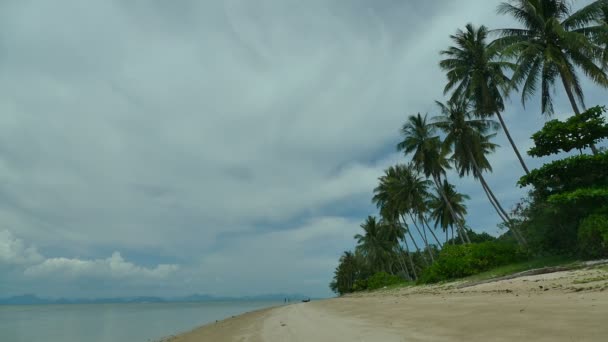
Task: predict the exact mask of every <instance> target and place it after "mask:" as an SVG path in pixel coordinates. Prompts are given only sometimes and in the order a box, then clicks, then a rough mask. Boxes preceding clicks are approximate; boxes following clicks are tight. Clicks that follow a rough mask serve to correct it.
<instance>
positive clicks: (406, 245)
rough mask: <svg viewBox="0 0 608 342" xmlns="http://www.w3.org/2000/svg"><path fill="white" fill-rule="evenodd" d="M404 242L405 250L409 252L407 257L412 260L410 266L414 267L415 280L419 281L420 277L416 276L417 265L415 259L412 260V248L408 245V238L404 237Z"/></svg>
mask: <svg viewBox="0 0 608 342" xmlns="http://www.w3.org/2000/svg"><path fill="white" fill-rule="evenodd" d="M403 242H404V243H405V250H406V251H407V256H408V258H409V259H410V266H412V273H414V280H416V279H418V275H417V274H416V265H414V259H412V253H410V246H409V245H408V244H407V237H405V236H404V237H403Z"/></svg>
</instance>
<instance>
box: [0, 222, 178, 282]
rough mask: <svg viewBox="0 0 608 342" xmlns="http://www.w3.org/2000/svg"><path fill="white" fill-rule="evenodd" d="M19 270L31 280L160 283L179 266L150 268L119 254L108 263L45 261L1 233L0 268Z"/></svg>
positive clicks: (103, 261) (100, 261)
mask: <svg viewBox="0 0 608 342" xmlns="http://www.w3.org/2000/svg"><path fill="white" fill-rule="evenodd" d="M2 264H4V265H8V266H18V267H19V268H21V269H22V271H23V274H24V275H25V276H28V277H35V278H43V279H45V278H46V279H49V278H53V279H59V280H62V281H71V280H73V279H75V278H98V279H114V280H119V281H120V280H136V281H139V282H142V281H146V280H158V279H163V278H167V277H168V276H170V275H172V274H174V273H176V272H177V271H178V270H179V266H178V265H175V264H159V265H157V266H156V267H154V268H147V267H142V266H139V265H136V264H134V263H132V262H128V261H126V260H125V259H124V258H123V257H122V255H121V254H120V253H119V252H114V253H112V256H110V257H109V258H106V259H92V260H87V259H78V258H65V257H58V258H45V257H44V256H42V255H41V254H40V253H39V252H38V250H37V248H36V247H34V246H27V244H26V243H25V242H24V241H23V240H21V239H19V238H17V237H15V236H14V235H13V234H12V233H11V232H10V231H8V230H3V231H0V265H2Z"/></svg>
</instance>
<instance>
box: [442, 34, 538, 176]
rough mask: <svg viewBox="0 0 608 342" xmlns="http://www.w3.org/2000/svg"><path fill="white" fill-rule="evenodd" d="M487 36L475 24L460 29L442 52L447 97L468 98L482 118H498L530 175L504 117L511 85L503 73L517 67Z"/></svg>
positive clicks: (455, 98)
mask: <svg viewBox="0 0 608 342" xmlns="http://www.w3.org/2000/svg"><path fill="white" fill-rule="evenodd" d="M487 37H488V29H487V28H486V27H485V26H480V27H479V28H475V27H474V26H473V25H472V24H468V25H466V28H465V31H462V30H458V31H456V34H455V35H451V36H450V38H451V39H452V42H453V43H454V45H453V46H450V47H449V48H448V49H447V50H444V51H441V54H442V55H443V56H445V59H443V60H442V61H441V62H440V63H439V66H440V67H441V69H443V70H444V71H446V75H447V78H448V83H447V84H446V86H445V88H444V94H447V93H448V92H450V91H453V92H452V97H451V100H452V101H457V100H458V99H459V98H462V97H466V98H467V99H469V100H470V101H471V102H472V104H473V107H474V112H475V114H476V115H477V116H479V117H489V116H493V115H496V117H497V118H498V120H499V121H500V125H501V126H502V129H503V131H504V132H505V135H506V136H507V139H508V140H509V143H510V144H511V147H512V148H513V151H514V152H515V154H516V155H517V158H518V159H519V163H520V164H521V166H522V168H523V169H524V171H525V172H526V174H529V173H530V171H529V170H528V167H527V166H526V163H525V162H524V160H523V158H522V156H521V154H520V153H519V150H518V149H517V146H516V145H515V142H514V141H513V138H512V137H511V133H510V132H509V129H508V128H507V125H506V124H505V121H504V119H503V118H502V115H501V112H502V111H504V109H505V104H504V99H503V94H507V93H508V91H509V87H510V85H511V80H510V79H509V78H508V77H507V76H506V75H505V73H504V72H505V70H513V69H515V65H514V64H513V63H510V62H508V61H505V60H503V59H501V54H500V51H499V49H497V48H496V45H488V43H487V42H486V40H487Z"/></svg>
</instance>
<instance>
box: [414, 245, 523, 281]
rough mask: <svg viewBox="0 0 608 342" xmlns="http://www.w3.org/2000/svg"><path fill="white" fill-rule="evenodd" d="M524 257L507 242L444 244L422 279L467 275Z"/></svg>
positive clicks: (442, 278) (438, 279)
mask: <svg viewBox="0 0 608 342" xmlns="http://www.w3.org/2000/svg"><path fill="white" fill-rule="evenodd" d="M524 257H525V255H524V254H523V253H522V252H520V251H519V250H518V249H517V247H516V246H515V245H513V244H509V243H503V242H483V243H477V244H469V245H454V246H444V248H443V249H442V250H441V253H439V257H438V258H437V260H436V261H435V263H434V264H433V265H432V266H431V267H429V268H427V269H426V270H425V271H424V272H423V273H422V276H421V277H420V280H419V282H421V283H436V282H439V281H442V280H448V279H454V278H460V277H466V276H470V275H473V274H477V273H480V272H483V271H486V270H488V269H490V268H493V267H497V266H502V265H505V264H509V263H512V262H516V261H520V260H522V259H523V258H524Z"/></svg>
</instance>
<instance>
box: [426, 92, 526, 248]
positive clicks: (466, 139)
mask: <svg viewBox="0 0 608 342" xmlns="http://www.w3.org/2000/svg"><path fill="white" fill-rule="evenodd" d="M437 105H438V106H439V108H440V109H441V115H440V116H437V117H435V118H434V121H435V123H434V125H435V127H437V128H439V129H440V130H441V131H442V132H444V133H445V135H446V136H445V139H444V144H446V145H447V146H449V147H451V149H452V150H453V154H452V157H451V159H452V160H454V164H455V166H456V169H457V171H458V173H459V175H460V176H461V177H464V176H466V175H469V174H472V175H473V177H474V178H476V179H478V180H479V181H480V183H481V185H482V188H483V190H484V192H485V193H486V195H487V196H488V199H489V201H490V203H491V204H492V206H493V207H494V208H495V209H496V212H497V213H498V215H499V216H500V217H501V219H502V220H503V221H504V223H505V225H507V226H508V227H510V229H512V230H513V231H514V235H516V236H517V237H518V239H519V240H520V242H521V243H522V244H524V243H525V242H524V241H523V237H521V236H520V235H519V234H518V232H517V231H515V228H513V227H512V225H511V224H510V223H511V220H510V219H509V215H508V213H507V212H506V211H505V210H504V208H503V207H502V205H501V204H500V202H499V201H498V199H497V198H496V196H495V195H494V192H493V191H492V189H491V188H490V186H489V185H488V183H487V182H486V180H485V177H484V175H483V173H484V171H492V166H491V165H490V162H489V161H488V159H487V158H486V155H488V154H489V153H491V152H493V151H494V150H495V149H496V147H497V145H496V144H493V143H492V142H491V141H490V139H491V138H493V137H494V135H495V134H489V133H491V132H492V131H494V130H496V129H498V127H499V126H498V124H497V123H496V122H494V121H492V120H489V119H482V118H475V115H474V112H473V110H472V106H471V104H470V102H468V101H467V100H466V99H464V98H463V99H459V100H458V101H448V103H447V104H443V103H441V102H438V101H437Z"/></svg>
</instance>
